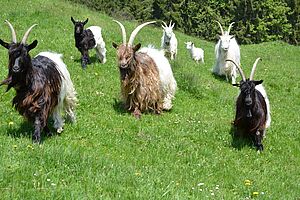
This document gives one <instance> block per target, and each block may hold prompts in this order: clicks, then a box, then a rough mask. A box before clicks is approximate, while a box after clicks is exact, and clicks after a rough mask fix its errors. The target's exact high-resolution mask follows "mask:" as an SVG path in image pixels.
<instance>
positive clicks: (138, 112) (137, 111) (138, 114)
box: [132, 110, 142, 119]
mask: <svg viewBox="0 0 300 200" xmlns="http://www.w3.org/2000/svg"><path fill="white" fill-rule="evenodd" d="M132 114H133V116H134V117H135V118H136V119H141V116H142V113H141V111H139V110H136V111H134V112H133V113H132Z"/></svg>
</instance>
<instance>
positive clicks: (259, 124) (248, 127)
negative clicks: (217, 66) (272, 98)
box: [226, 58, 271, 151]
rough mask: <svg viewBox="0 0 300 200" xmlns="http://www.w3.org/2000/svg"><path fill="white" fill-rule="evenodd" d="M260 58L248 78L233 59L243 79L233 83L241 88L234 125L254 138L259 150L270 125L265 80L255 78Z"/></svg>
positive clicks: (242, 133)
mask: <svg viewBox="0 0 300 200" xmlns="http://www.w3.org/2000/svg"><path fill="white" fill-rule="evenodd" d="M259 59H260V58H257V59H256V61H255V63H254V64H253V67H252V71H251V74H250V78H249V79H246V77H245V75H244V73H243V71H242V69H241V67H240V66H238V65H237V64H236V63H235V62H234V61H232V60H226V61H230V62H232V63H233V64H234V65H236V67H237V68H238V70H239V72H240V74H241V76H242V80H241V81H240V83H239V84H233V85H234V86H238V87H239V88H240V94H239V96H238V98H237V101H236V115H235V120H234V126H235V128H236V133H237V134H238V135H241V136H247V137H250V138H252V140H253V142H254V144H255V146H256V147H257V149H258V150H259V151H262V150H263V144H262V139H263V137H264V135H265V130H266V128H267V127H268V126H269V125H270V122H271V117H270V106H269V100H268V97H267V94H266V91H265V89H264V88H263V86H262V85H261V84H262V82H263V80H260V81H255V80H253V76H254V72H255V68H256V65H257V63H258V61H259Z"/></svg>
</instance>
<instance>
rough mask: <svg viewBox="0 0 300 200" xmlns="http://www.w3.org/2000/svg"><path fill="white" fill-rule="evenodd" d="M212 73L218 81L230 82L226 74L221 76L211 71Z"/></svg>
mask: <svg viewBox="0 0 300 200" xmlns="http://www.w3.org/2000/svg"><path fill="white" fill-rule="evenodd" d="M211 75H212V76H213V77H214V78H215V79H216V80H218V81H220V82H228V81H227V80H226V76H219V75H217V74H214V73H211ZM228 83H229V82H228Z"/></svg>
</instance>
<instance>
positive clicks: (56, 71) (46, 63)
mask: <svg viewBox="0 0 300 200" xmlns="http://www.w3.org/2000/svg"><path fill="white" fill-rule="evenodd" d="M6 22H7V24H8V25H9V27H10V29H11V32H12V42H11V43H7V42H4V41H3V40H1V39H0V44H1V45H2V46H3V47H5V48H6V49H8V54H9V66H8V68H9V72H8V77H7V78H6V79H5V80H4V81H3V82H2V83H1V84H7V85H8V87H7V91H8V90H9V89H10V88H12V87H13V88H14V89H15V90H16V95H15V97H14V98H13V101H12V104H13V106H14V107H15V108H16V110H17V111H18V112H19V113H20V114H21V115H23V116H24V117H25V118H27V119H28V120H29V121H31V122H33V125H34V128H35V130H34V133H33V135H32V136H33V137H32V138H33V141H34V142H41V132H42V131H43V130H45V131H46V132H47V133H48V134H49V133H50V130H49V128H48V126H47V120H48V117H49V115H50V114H52V116H53V120H54V128H55V129H56V130H57V132H58V133H61V131H62V130H63V124H64V120H63V119H62V117H61V112H62V111H63V110H64V111H66V113H67V114H68V115H69V117H70V119H71V121H72V122H74V121H75V114H74V112H73V111H74V107H75V104H76V100H77V99H76V92H75V89H74V87H73V83H72V81H71V79H70V74H69V72H68V70H67V67H66V65H65V64H64V63H63V61H62V55H61V54H57V53H52V52H42V53H40V54H38V55H37V56H36V57H35V58H33V59H31V57H30V55H29V52H30V50H32V49H33V48H35V47H36V46H37V40H35V41H33V42H32V43H31V44H26V40H27V38H28V35H29V33H30V31H31V29H32V28H33V27H34V26H36V24H35V25H33V26H31V27H30V28H29V29H28V30H27V32H26V33H25V34H24V37H23V39H22V41H21V42H17V40H16V33H15V31H14V28H13V27H12V25H11V24H10V23H9V22H8V21H7V20H6Z"/></svg>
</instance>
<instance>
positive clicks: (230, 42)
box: [212, 21, 240, 84]
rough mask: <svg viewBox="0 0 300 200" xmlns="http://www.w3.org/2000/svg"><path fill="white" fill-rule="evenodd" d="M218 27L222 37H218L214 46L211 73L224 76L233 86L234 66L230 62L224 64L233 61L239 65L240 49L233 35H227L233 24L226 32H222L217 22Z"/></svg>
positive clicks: (235, 71) (235, 72)
mask: <svg viewBox="0 0 300 200" xmlns="http://www.w3.org/2000/svg"><path fill="white" fill-rule="evenodd" d="M217 23H218V24H219V26H220V29H221V33H222V35H220V36H219V41H218V43H217V44H216V46H215V55H216V61H215V66H214V68H213V69H212V71H213V73H214V74H216V75H219V76H224V75H225V76H226V80H227V81H229V79H231V83H232V84H235V82H236V81H235V79H236V77H237V69H236V66H235V65H234V64H233V63H231V62H226V59H230V60H233V61H234V62H235V63H237V64H240V47H239V45H238V44H237V42H236V40H235V38H234V36H233V35H229V33H230V29H231V27H232V25H233V24H234V22H232V23H231V24H230V25H229V27H228V31H225V32H224V30H223V28H222V25H221V24H220V23H219V22H218V21H217Z"/></svg>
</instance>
